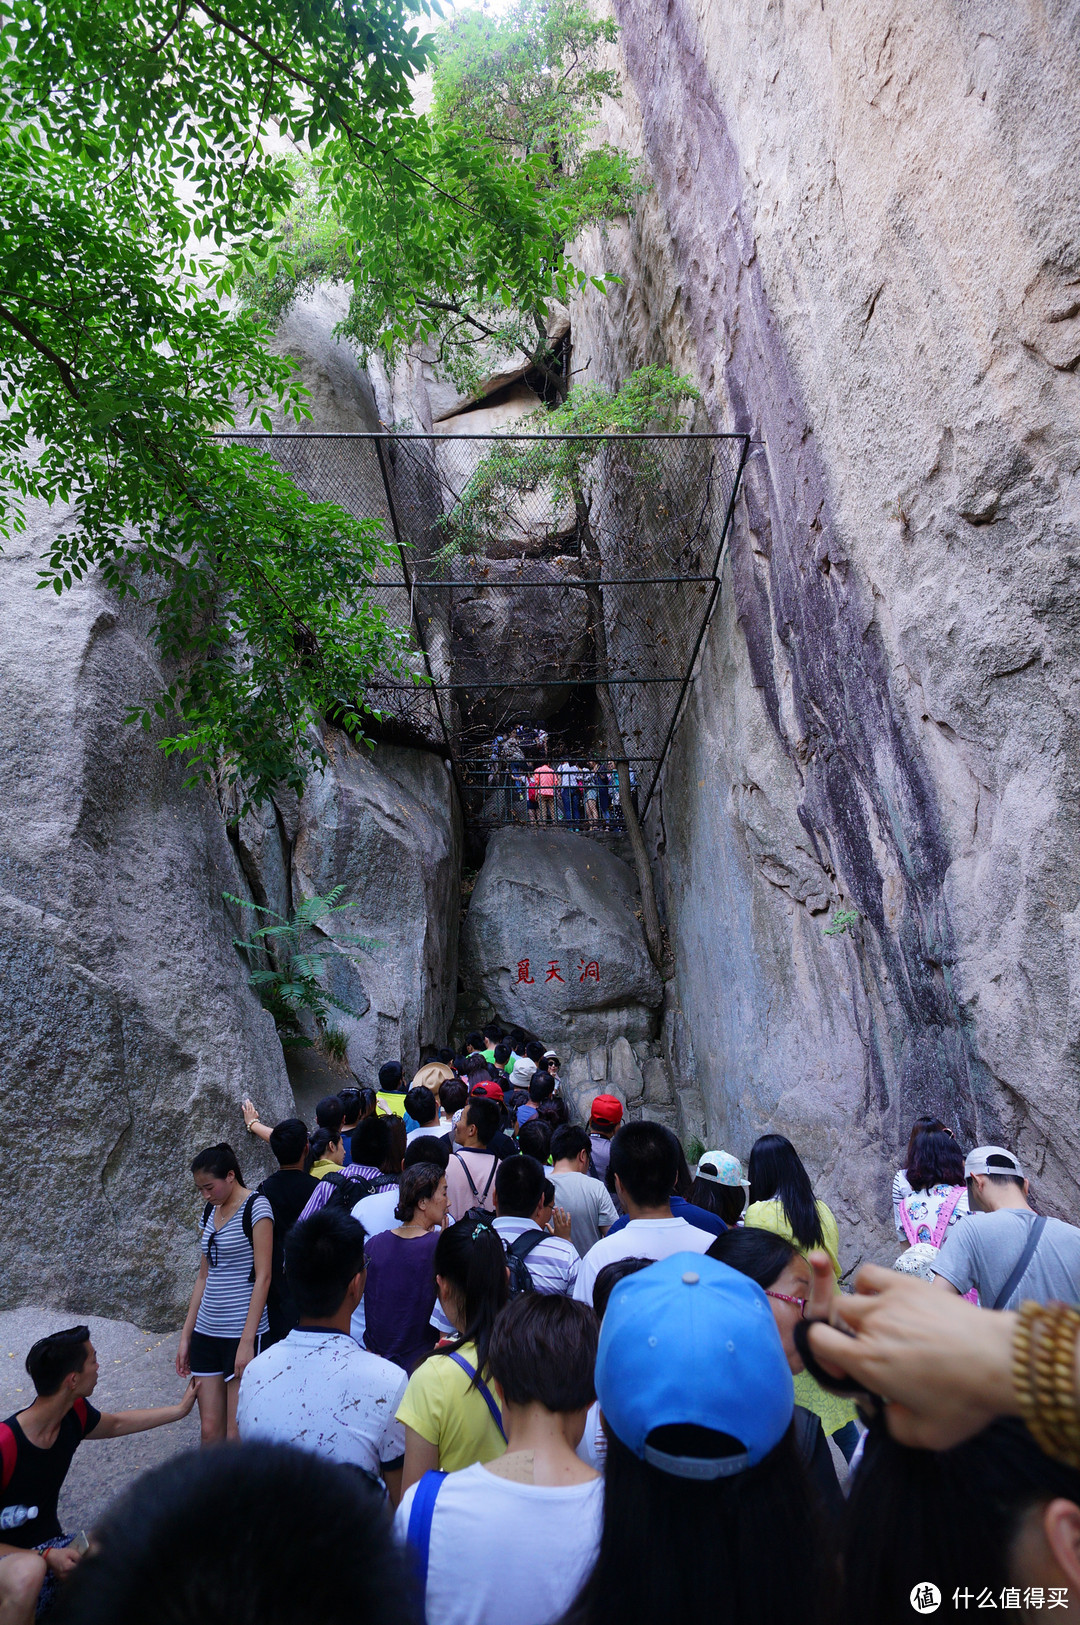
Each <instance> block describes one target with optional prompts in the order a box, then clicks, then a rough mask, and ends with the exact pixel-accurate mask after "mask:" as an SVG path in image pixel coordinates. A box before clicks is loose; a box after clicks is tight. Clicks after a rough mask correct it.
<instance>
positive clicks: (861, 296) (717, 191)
mask: <svg viewBox="0 0 1080 1625" xmlns="http://www.w3.org/2000/svg"><path fill="white" fill-rule="evenodd" d="M614 13H615V16H616V18H617V20H618V22H619V24H620V26H621V34H620V40H619V47H618V50H619V57H620V66H621V69H622V76H623V81H624V86H625V96H624V100H623V102H622V103H621V104H620V105H619V107H618V108H617V109H616V110H614V111H613V112H612V114H611V118H610V127H609V129H608V130H606V131H605V132H604V133H605V134H607V135H608V137H609V138H610V139H613V140H615V141H616V142H621V143H624V144H625V145H626V146H627V147H628V148H630V149H631V150H636V151H638V152H639V153H641V154H642V156H643V158H644V160H645V165H646V173H647V175H648V178H649V179H650V180H651V182H652V183H653V190H652V192H651V194H650V195H649V196H648V197H647V198H646V199H644V200H643V202H642V206H641V208H640V209H639V211H638V215H637V218H636V220H635V221H634V222H633V223H632V225H630V226H627V227H622V228H616V227H612V228H610V229H609V230H608V231H607V232H606V233H605V234H604V235H603V236H601V235H600V234H599V233H594V234H592V235H591V236H590V237H589V238H588V239H587V241H586V243H585V254H584V263H585V264H586V268H587V269H589V270H590V271H595V270H598V269H599V268H600V267H601V266H605V267H610V268H611V269H612V270H614V271H617V272H618V273H620V275H621V277H622V279H623V280H622V283H621V286H620V287H618V288H617V289H615V291H614V292H613V293H612V295H611V296H610V298H609V299H607V300H606V301H605V300H601V299H599V298H594V297H592V296H591V295H590V296H588V297H586V298H584V299H582V300H579V301H578V303H577V304H576V306H575V309H574V312H573V322H574V341H575V356H574V366H575V370H576V369H578V368H581V367H583V366H586V365H587V366H589V368H590V369H591V370H590V374H589V375H590V376H591V377H599V378H601V379H604V380H605V381H612V380H614V379H615V378H617V377H621V376H625V374H626V373H627V372H628V371H630V370H631V369H632V368H633V367H634V366H637V365H640V364H642V363H643V362H646V361H662V360H667V361H670V362H671V364H672V365H674V366H675V367H676V368H678V369H680V370H685V371H688V372H690V373H692V374H693V375H694V377H695V378H696V380H697V381H698V382H699V384H700V386H701V388H702V390H703V394H704V411H703V414H702V417H703V421H701V422H699V423H698V424H697V425H696V426H697V427H702V428H703V427H706V422H708V423H711V425H712V426H713V427H716V428H720V429H728V428H735V429H740V430H748V431H750V432H752V433H753V434H755V435H756V436H757V437H759V442H760V443H759V444H758V445H757V446H756V447H755V449H754V453H753V455H752V457H751V459H750V463H749V465H748V468H747V473H746V476H745V480H744V487H743V498H742V501H741V503H740V504H739V508H738V511H737V514H736V521H735V524H734V527H733V532H732V536H731V542H730V551H729V557H728V563H727V568H726V571H725V577H724V591H723V598H722V607H721V610H720V612H719V614H718V615H717V617H716V619H715V621H714V623H713V627H712V630H711V633H710V636H709V639H708V642H707V645H706V648H705V650H704V653H703V658H702V662H701V667H700V674H699V677H698V680H697V682H696V684H695V686H694V691H693V693H692V696H691V703H690V705H689V707H688V710H687V713H686V716H685V718H684V721H683V723H682V726H681V728H680V730H679V733H678V736H677V738H676V741H675V745H674V749H673V752H672V755H671V757H670V759H669V762H668V767H667V771H666V774H665V779H664V785H663V794H662V799H661V800H660V802H659V804H656V803H655V802H654V805H653V807H652V808H651V809H650V830H651V835H652V839H653V842H654V847H655V851H656V853H657V858H658V861H659V863H660V865H661V867H662V870H663V879H664V883H665V889H666V900H667V910H668V923H669V928H670V930H671V934H672V940H673V943H674V945H675V948H676V953H677V960H678V966H679V969H678V975H677V983H676V987H675V989H674V997H673V999H672V1000H671V1002H670V1006H669V1009H668V1011H667V1014H666V1018H665V1035H666V1038H667V1042H668V1051H669V1055H670V1057H671V1059H672V1062H673V1065H674V1068H675V1071H676V1075H677V1077H679V1078H680V1080H682V1081H683V1082H689V1081H690V1080H691V1079H692V1080H694V1082H695V1083H696V1084H697V1086H698V1087H700V1089H701V1091H702V1094H703V1096H704V1101H705V1107H706V1117H707V1126H708V1138H709V1140H710V1142H716V1143H719V1144H722V1145H723V1144H728V1145H729V1146H730V1149H731V1150H733V1151H737V1152H738V1153H740V1154H741V1155H745V1154H746V1151H747V1150H748V1147H749V1144H750V1142H751V1140H752V1139H753V1137H754V1135H755V1134H756V1133H758V1132H760V1130H761V1129H762V1128H764V1127H766V1126H774V1127H777V1128H780V1129H782V1130H786V1131H788V1132H790V1133H791V1135H792V1137H793V1138H794V1139H795V1140H796V1141H797V1143H798V1144H799V1145H800V1146H801V1147H802V1148H803V1149H804V1150H805V1152H806V1155H807V1160H808V1162H809V1164H810V1166H811V1169H812V1172H813V1174H814V1177H815V1179H816V1180H817V1181H818V1182H819V1184H820V1188H821V1190H822V1192H823V1194H824V1195H826V1196H827V1198H828V1199H829V1200H830V1201H832V1202H834V1203H835V1204H836V1206H837V1207H838V1209H839V1211H840V1213H841V1215H842V1217H845V1218H846V1219H847V1220H849V1221H851V1222H850V1224H849V1225H847V1226H845V1227H844V1228H845V1248H846V1251H847V1254H848V1257H849V1260H850V1259H853V1258H854V1257H855V1256H857V1255H858V1254H860V1253H862V1254H869V1253H873V1252H875V1251H879V1252H880V1251H883V1250H884V1249H885V1248H886V1247H887V1246H889V1247H892V1248H893V1250H895V1244H894V1242H893V1241H892V1238H891V1226H890V1223H889V1216H888V1187H889V1170H890V1168H891V1167H892V1166H894V1165H895V1161H896V1158H897V1157H898V1156H899V1154H900V1151H901V1148H902V1145H903V1144H904V1142H905V1140H906V1134H907V1129H908V1126H909V1123H910V1120H911V1117H912V1116H913V1115H914V1113H916V1112H917V1111H919V1110H921V1109H927V1108H929V1109H933V1110H937V1111H940V1112H941V1113H942V1114H943V1115H944V1116H945V1117H946V1118H947V1119H948V1120H949V1121H951V1122H953V1123H954V1124H955V1126H956V1127H957V1129H958V1131H959V1132H960V1134H961V1135H962V1137H963V1138H964V1139H965V1140H967V1141H968V1143H971V1142H973V1141H974V1140H975V1139H976V1138H979V1139H995V1140H997V1139H1001V1140H1003V1141H1004V1142H1005V1143H1007V1144H1011V1145H1013V1146H1014V1147H1015V1148H1016V1149H1017V1151H1018V1152H1019V1153H1020V1154H1021V1155H1022V1156H1023V1158H1024V1159H1025V1161H1026V1163H1027V1164H1028V1165H1029V1167H1030V1169H1031V1171H1032V1174H1033V1179H1034V1188H1035V1191H1036V1194H1037V1196H1038V1197H1040V1198H1041V1200H1042V1202H1043V1203H1044V1204H1045V1205H1046V1206H1047V1207H1048V1208H1050V1209H1052V1210H1053V1209H1057V1210H1058V1211H1063V1212H1066V1213H1071V1212H1073V1211H1074V1209H1075V1192H1076V1184H1075V1170H1076V1167H1077V1163H1078V1156H1080V1129H1078V1127H1077V1123H1078V1118H1077V1112H1076V1107H1077V1103H1078V1100H1080V1024H1078V1017H1077V1012H1078V1010H1080V955H1078V952H1077V943H1078V940H1080V932H1078V930H1077V924H1076V921H1077V917H1078V908H1077V899H1078V897H1080V841H1078V838H1077V837H1078V834H1080V828H1078V824H1080V811H1078V808H1080V796H1078V789H1080V785H1078V777H1080V773H1078V767H1077V763H1078V761H1080V750H1078V747H1080V737H1078V728H1077V684H1076V671H1077V651H1078V630H1080V611H1078V609H1077V595H1076V582H1077V575H1078V572H1080V552H1078V550H1077V547H1076V526H1077V517H1078V512H1080V507H1078V496H1077V492H1078V484H1077V481H1078V471H1080V440H1078V431H1077V424H1078V422H1080V413H1078V407H1080V376H1078V374H1077V371H1076V363H1077V361H1078V359H1080V250H1078V248H1077V244H1078V243H1080V218H1078V216H1080V171H1078V169H1077V166H1076V162H1075V153H1076V148H1077V141H1078V137H1080V85H1078V82H1077V80H1076V77H1075V74H1074V73H1073V71H1072V64H1073V62H1074V60H1075V50H1076V44H1077V36H1076V18H1075V14H1074V13H1072V12H1070V11H1069V10H1068V8H1065V7H1053V8H1051V9H1050V11H1049V12H1044V13H1042V14H1040V20H1039V21H1038V22H1036V21H1035V18H1034V15H1033V14H1032V13H1030V12H1029V11H1026V10H1024V9H1023V8H1017V7H1011V6H1007V5H1005V4H1002V3H992V0H980V3H978V4H975V5H972V6H968V7H964V8H961V10H959V11H958V10H956V9H955V8H951V9H950V8H945V9H941V8H938V9H936V10H931V11H930V12H927V11H926V10H925V9H920V8H917V7H915V6H914V5H913V4H911V3H909V0H897V3H895V4H891V5H889V6H887V7H886V8H885V9H884V10H882V9H880V8H873V7H868V6H865V5H864V4H862V3H861V0H840V4H838V5H833V6H829V7H826V8H822V7H820V6H818V5H816V4H812V3H810V0H797V3H795V4H793V5H785V6H783V7H776V6H772V5H769V4H767V3H765V0H736V3H735V4H733V5H725V6H720V5H719V4H716V3H715V0H671V3H669V4H668V5H666V6H664V7H661V8H659V9H657V8H656V7H651V6H648V5H646V4H645V3H644V0H615V5H614ZM1050 106H1052V107H1053V108H1054V116H1053V118H1052V119H1048V118H1047V117H1046V116H1045V112H1046V109H1047V108H1048V107H1050ZM840 907H843V908H845V909H850V910H853V911H855V912H856V913H857V914H858V917H859V918H858V921H857V922H856V924H855V926H854V928H853V929H851V930H848V931H846V932H844V933H843V934H842V935H834V936H831V937H827V936H825V934H824V928H825V926H826V924H827V922H828V921H829V919H830V918H831V916H832V914H833V913H834V912H835V911H836V910H837V909H838V908H840Z"/></svg>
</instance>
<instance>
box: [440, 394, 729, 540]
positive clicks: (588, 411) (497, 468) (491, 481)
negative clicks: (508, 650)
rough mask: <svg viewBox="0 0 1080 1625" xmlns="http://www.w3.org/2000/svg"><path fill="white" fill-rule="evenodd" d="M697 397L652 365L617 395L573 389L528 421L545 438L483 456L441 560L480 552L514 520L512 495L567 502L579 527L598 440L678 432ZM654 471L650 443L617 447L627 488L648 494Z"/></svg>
mask: <svg viewBox="0 0 1080 1625" xmlns="http://www.w3.org/2000/svg"><path fill="white" fill-rule="evenodd" d="M700 398H701V397H700V395H699V393H698V391H697V390H696V389H695V387H694V385H693V383H692V381H691V380H690V379H689V378H680V377H678V376H676V374H675V373H673V372H672V370H671V368H670V367H655V366H653V367H640V368H639V369H638V370H637V372H633V373H631V374H630V376H629V378H627V379H626V381H625V383H623V384H621V385H620V386H619V388H618V389H616V390H614V391H611V390H606V389H601V388H599V387H598V386H592V387H583V386H579V387H578V388H576V389H573V390H571V392H570V394H569V395H568V396H567V398H566V400H565V401H564V402H563V403H562V405H561V406H559V407H557V408H556V409H555V410H554V411H553V412H548V413H546V414H545V415H544V416H543V417H542V418H537V419H533V420H530V424H529V427H530V429H539V430H540V431H541V435H542V438H537V439H530V440H512V439H507V440H506V441H505V442H504V443H502V444H498V445H495V446H493V447H492V449H491V450H490V451H489V452H488V453H487V454H486V456H485V457H483V458H482V459H481V461H480V462H479V464H478V465H477V467H476V470H475V472H474V473H473V475H472V478H471V479H470V480H469V482H468V484H467V485H466V486H465V488H464V490H463V491H462V493H461V498H460V500H459V501H458V503H457V504H456V505H455V506H454V508H452V509H451V511H450V513H449V514H447V515H446V517H445V518H444V519H443V521H442V527H443V531H444V533H445V535H446V541H445V543H444V545H443V547H442V549H441V550H440V554H439V557H440V558H443V559H445V558H448V557H452V556H453V555H455V554H458V553H483V552H485V551H486V549H487V546H488V543H489V542H490V541H491V540H492V539H493V538H494V537H496V536H499V535H501V534H503V533H504V531H505V528H506V526H507V525H508V524H509V523H511V521H512V514H513V509H514V500H515V498H516V497H518V496H521V495H523V494H524V493H526V492H532V491H536V490H538V489H539V488H540V487H543V488H544V490H545V491H547V492H548V493H549V495H550V498H551V503H552V507H553V509H555V508H559V507H561V506H563V505H564V504H569V505H570V506H571V507H574V508H575V509H576V510H578V513H579V522H582V521H583V520H584V519H585V518H587V508H588V500H589V499H588V479H589V471H590V469H591V468H592V466H593V464H594V463H595V462H596V460H597V458H598V457H600V455H601V454H602V452H603V451H604V449H605V447H604V439H603V437H604V436H606V435H611V434H632V435H636V434H645V433H646V431H648V430H650V429H651V430H652V431H653V432H654V433H656V432H660V431H663V432H666V433H676V432H678V431H679V430H680V429H684V428H685V427H686V424H687V414H686V412H685V411H684V410H683V407H684V405H687V406H688V405H691V404H692V403H694V402H696V401H698V400H700ZM568 436H569V437H574V436H581V437H583V438H580V439H578V438H566V437H568ZM659 471H660V464H659V461H658V454H657V452H656V449H655V448H654V447H652V446H650V444H649V442H648V441H647V440H643V441H640V442H637V443H633V442H630V443H624V444H623V445H622V446H621V447H620V474H621V475H622V476H623V477H624V478H626V479H627V481H628V484H629V487H630V489H632V490H636V491H648V490H649V489H650V487H651V486H652V485H654V484H655V483H656V480H657V477H658V474H659ZM583 506H584V508H585V510H586V513H585V514H584V515H583V514H582V511H581V510H582V507H583ZM583 540H586V552H587V551H588V546H587V539H586V538H584V537H583Z"/></svg>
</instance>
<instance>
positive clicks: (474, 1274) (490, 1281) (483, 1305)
mask: <svg viewBox="0 0 1080 1625" xmlns="http://www.w3.org/2000/svg"><path fill="white" fill-rule="evenodd" d="M435 1273H436V1275H441V1276H443V1277H444V1278H445V1279H446V1280H447V1281H449V1282H450V1285H451V1286H452V1287H453V1289H454V1291H455V1292H456V1293H457V1294H458V1297H459V1298H460V1300H461V1303H462V1305H463V1308H464V1319H465V1330H464V1331H463V1332H462V1334H461V1341H462V1343H475V1344H476V1374H477V1378H479V1377H480V1376H481V1375H482V1374H483V1370H484V1367H485V1365H486V1364H487V1355H488V1344H489V1343H490V1342H491V1332H492V1328H493V1326H494V1325H495V1317H496V1316H497V1315H498V1313H499V1310H500V1309H501V1308H502V1306H503V1304H504V1303H505V1302H506V1299H507V1296H508V1287H507V1281H506V1253H505V1252H504V1251H503V1244H502V1242H501V1241H500V1240H499V1237H498V1236H497V1235H496V1233H495V1231H494V1230H493V1229H492V1228H491V1226H490V1225H488V1224H472V1223H461V1222H459V1223H458V1224H451V1225H448V1226H447V1227H446V1229H445V1230H444V1231H443V1232H442V1234H441V1235H440V1237H439V1239H438V1241H437V1242H436V1243H435ZM448 1352H449V1353H453V1350H449V1351H448ZM475 1380H476V1379H474V1384H475Z"/></svg>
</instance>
